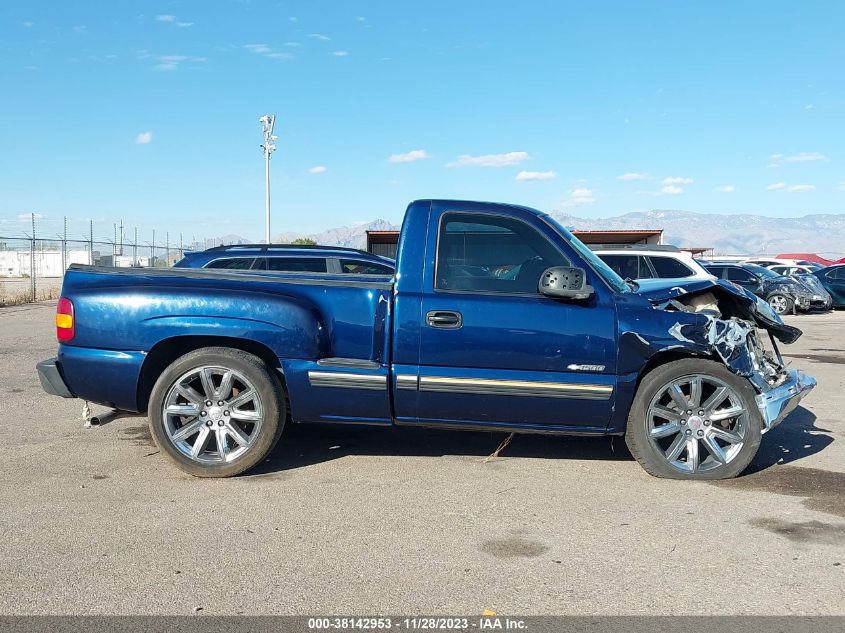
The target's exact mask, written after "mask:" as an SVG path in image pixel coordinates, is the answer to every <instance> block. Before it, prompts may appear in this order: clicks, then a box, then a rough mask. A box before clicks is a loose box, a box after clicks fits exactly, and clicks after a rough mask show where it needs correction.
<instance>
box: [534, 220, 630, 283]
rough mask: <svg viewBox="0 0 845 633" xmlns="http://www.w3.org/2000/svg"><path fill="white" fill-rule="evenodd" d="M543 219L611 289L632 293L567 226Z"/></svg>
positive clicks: (620, 278)
mask: <svg viewBox="0 0 845 633" xmlns="http://www.w3.org/2000/svg"><path fill="white" fill-rule="evenodd" d="M543 219H544V220H546V222H548V223H549V224H551V225H552V226H553V227H554V228H555V229H557V231H558V232H559V233H560V234H561V235H562V236H563V237H564V238H565V239H566V241H567V242H569V245H570V246H572V248H574V249H575V250H576V251H578V254H579V255H580V256H581V257H582V258H583V259H585V260H586V261H587V263H588V264H589V265H590V266H591V267H592V268H593V270H595V271H596V272H597V273H598V274H599V275H600V276H601V278H602V279H604V280H605V281H606V282H607V284H608V285H609V286H610V287H611V288H613V289H614V290H616V291H617V292H630V290H631V289H630V288H629V287H628V284H626V283H625V280H624V279H622V277H620V276H619V275H617V274H616V272H615V271H614V270H613V269H612V268H611V267H610V266H608V265H607V264H605V263H604V262H603V261H602V260H601V259H600V258H599V256H598V255H596V254H595V253H594V252H593V251H591V250H590V249H589V248H587V247H586V246H585V245H584V243H583V242H582V241H581V240H579V239H578V238H577V237H575V236H574V235H572V233H570V232H569V230H568V229H567V228H566V227H565V226H563V225H562V224H561V223H560V222H558V221H557V220H555V219H554V218H553V217H552V216H550V215H544V216H543Z"/></svg>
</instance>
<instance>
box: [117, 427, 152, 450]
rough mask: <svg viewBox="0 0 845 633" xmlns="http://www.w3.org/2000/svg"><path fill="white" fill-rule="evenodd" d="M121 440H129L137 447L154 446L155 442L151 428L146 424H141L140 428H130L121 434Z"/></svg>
mask: <svg viewBox="0 0 845 633" xmlns="http://www.w3.org/2000/svg"><path fill="white" fill-rule="evenodd" d="M119 437H120V439H122V440H129V441H131V442H132V443H133V444H134V445H135V446H153V447H155V445H156V444H155V441H154V440H153V436H152V434H151V433H150V427H149V426H147V425H146V424H139V425H138V426H128V427H126V428H125V429H123V430H122V431H121V432H120V436H119Z"/></svg>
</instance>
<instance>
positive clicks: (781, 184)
mask: <svg viewBox="0 0 845 633" xmlns="http://www.w3.org/2000/svg"><path fill="white" fill-rule="evenodd" d="M780 189H786V183H785V182H774V183H772V184H771V185H769V186H768V187H766V190H767V191H778V190H780Z"/></svg>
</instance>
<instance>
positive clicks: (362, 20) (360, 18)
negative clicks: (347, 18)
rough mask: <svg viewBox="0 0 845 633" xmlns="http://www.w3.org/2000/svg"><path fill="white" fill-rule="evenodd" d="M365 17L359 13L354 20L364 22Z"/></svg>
mask: <svg viewBox="0 0 845 633" xmlns="http://www.w3.org/2000/svg"><path fill="white" fill-rule="evenodd" d="M366 19H367V18H365V17H361V16H360V15H359V16H358V17H357V18H355V21H356V22H364V21H365V20H366Z"/></svg>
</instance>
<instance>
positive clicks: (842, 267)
mask: <svg viewBox="0 0 845 633" xmlns="http://www.w3.org/2000/svg"><path fill="white" fill-rule="evenodd" d="M813 275H814V276H815V277H816V278H817V279H818V280H819V282H820V283H821V285H822V286H824V289H825V290H827V292H828V293H829V294H830V296H831V299H832V301H833V307H835V308H845V264H834V265H833V266H828V267H827V268H822V269H821V270H817V271H815V272H814V273H813Z"/></svg>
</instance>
